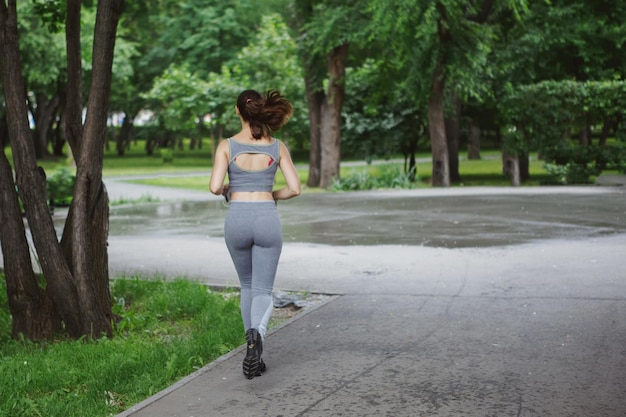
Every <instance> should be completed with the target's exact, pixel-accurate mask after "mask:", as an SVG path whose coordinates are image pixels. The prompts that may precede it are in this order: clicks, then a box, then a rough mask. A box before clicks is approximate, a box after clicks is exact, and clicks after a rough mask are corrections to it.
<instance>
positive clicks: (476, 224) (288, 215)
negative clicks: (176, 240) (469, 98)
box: [110, 193, 626, 248]
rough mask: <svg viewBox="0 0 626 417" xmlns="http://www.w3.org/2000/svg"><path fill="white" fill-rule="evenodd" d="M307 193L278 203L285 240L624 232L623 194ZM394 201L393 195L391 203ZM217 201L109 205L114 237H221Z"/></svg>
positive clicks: (504, 241) (445, 243)
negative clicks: (453, 194)
mask: <svg viewBox="0 0 626 417" xmlns="http://www.w3.org/2000/svg"><path fill="white" fill-rule="evenodd" d="M393 195H394V194H393V193H384V194H381V195H379V194H377V193H325V194H305V195H303V196H301V197H299V198H297V199H294V200H290V201H285V202H280V203H279V211H280V214H281V219H282V223H283V234H284V240H285V242H308V243H316V244H329V245H418V246H430V247H448V248H461V247H491V246H503V245H514V244H520V243H527V242H531V241H534V240H543V239H569V238H572V239H573V238H584V237H596V236H603V235H610V234H613V233H622V232H624V231H626V199H625V198H624V195H623V194H621V193H608V194H602V195H601V198H598V196H597V195H593V194H591V195H588V194H547V193H544V194H540V195H523V194H514V195H463V196H432V195H428V196H420V195H419V194H418V193H414V194H411V195H410V196H407V195H403V194H401V193H400V194H398V196H397V197H394V196H393ZM390 196H392V197H390ZM226 210H227V208H226V207H225V206H224V205H223V204H222V203H221V202H220V201H215V200H212V201H208V202H177V203H152V204H138V205H129V206H117V207H112V208H111V211H110V234H111V235H112V236H123V235H130V236H133V235H146V236H152V235H153V236H158V237H159V238H162V237H166V236H177V237H180V236H181V235H182V236H185V235H189V236H194V237H208V238H222V237H223V222H224V216H225V214H226Z"/></svg>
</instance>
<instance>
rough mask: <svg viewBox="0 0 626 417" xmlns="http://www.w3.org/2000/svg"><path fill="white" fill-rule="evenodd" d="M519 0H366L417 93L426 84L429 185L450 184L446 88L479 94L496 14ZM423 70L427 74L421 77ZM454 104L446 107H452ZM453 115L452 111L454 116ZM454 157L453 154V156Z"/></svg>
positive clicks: (516, 6) (515, 7)
mask: <svg viewBox="0 0 626 417" xmlns="http://www.w3.org/2000/svg"><path fill="white" fill-rule="evenodd" d="M525 3H526V2H525V1H514V0H482V1H470V0H438V1H435V2H415V1H411V0H392V1H382V0H371V2H370V7H371V8H372V9H373V10H374V16H375V19H374V21H373V22H374V25H376V26H377V27H378V28H379V36H381V37H385V38H386V39H392V41H391V42H390V46H391V47H392V48H393V49H394V50H395V51H396V53H397V54H398V55H400V56H403V57H405V59H404V61H400V62H401V64H403V65H406V66H405V72H406V74H407V77H409V78H411V79H413V80H414V84H416V85H418V87H417V88H416V90H417V92H418V94H419V92H421V91H425V90H426V88H425V87H424V86H425V85H428V92H427V95H428V97H429V102H428V129H429V133H430V141H431V151H432V160H433V168H432V169H433V172H432V185H433V186H440V187H447V186H449V185H450V157H451V156H450V154H449V146H448V139H447V135H446V126H445V121H446V117H445V116H446V93H447V92H448V91H449V92H450V94H449V96H450V97H457V98H455V99H453V100H452V102H454V101H455V100H456V99H458V97H461V98H463V97H466V96H477V97H480V96H481V95H483V94H485V93H486V92H487V91H488V88H489V86H488V85H486V84H483V80H484V79H485V78H486V77H485V76H486V75H488V73H489V72H490V68H489V65H488V60H487V57H488V54H489V52H490V50H491V47H492V44H493V41H494V39H495V34H497V32H498V30H499V25H498V24H499V21H500V20H499V18H500V17H501V16H502V15H506V14H510V13H518V12H519V10H522V9H524V8H525ZM424 73H426V74H428V75H427V76H424ZM457 106H458V104H456V105H451V106H450V108H452V109H458V107H457ZM454 117H458V116H454ZM456 157H457V158H458V155H457V156H456Z"/></svg>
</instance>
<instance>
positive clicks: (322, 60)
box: [295, 0, 368, 188]
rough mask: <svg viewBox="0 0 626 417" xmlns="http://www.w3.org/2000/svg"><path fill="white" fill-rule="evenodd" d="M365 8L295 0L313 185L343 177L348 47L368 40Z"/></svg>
mask: <svg viewBox="0 0 626 417" xmlns="http://www.w3.org/2000/svg"><path fill="white" fill-rule="evenodd" d="M366 12H367V10H366V9H364V8H363V7H362V5H360V4H359V2H358V1H350V2H346V1H336V0H322V1H315V0H296V2H295V14H296V18H295V26H296V30H297V32H298V34H299V35H298V39H299V40H300V45H299V46H300V51H301V53H300V56H301V59H302V62H303V68H304V79H305V87H306V95H307V104H308V107H309V120H310V125H311V136H310V171H309V180H308V182H307V184H308V185H309V186H313V187H316V186H319V187H322V188H326V187H328V186H329V185H330V184H331V183H332V181H333V180H335V179H336V178H339V168H340V162H341V110H342V107H343V101H344V98H345V93H346V92H345V75H346V66H347V64H348V58H349V55H348V50H349V48H350V47H354V46H357V45H358V44H359V43H361V42H364V40H365V37H366V30H365V29H366V27H367V25H366V24H365V23H366V22H367V20H368V19H367V17H366ZM318 177H319V178H318Z"/></svg>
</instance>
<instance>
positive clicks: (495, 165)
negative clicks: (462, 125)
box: [129, 152, 549, 192]
mask: <svg viewBox="0 0 626 417" xmlns="http://www.w3.org/2000/svg"><path fill="white" fill-rule="evenodd" d="M422 159H423V158H422ZM543 164H544V163H543V161H540V160H538V159H537V158H531V160H530V168H529V170H530V179H529V180H528V181H526V182H525V183H524V186H537V185H540V184H541V183H542V182H544V181H545V180H547V179H548V178H549V175H548V173H547V171H546V170H545V168H544V167H543ZM403 165H404V164H403V162H398V160H397V159H395V160H391V161H388V162H385V161H381V162H379V163H376V164H369V165H366V164H363V165H357V166H353V165H342V166H341V171H340V175H341V178H346V177H348V176H351V175H354V174H355V173H366V174H367V175H370V176H374V177H375V176H379V175H381V170H383V169H385V168H388V167H396V168H399V169H403ZM296 168H297V170H298V176H299V178H300V183H301V184H306V182H307V179H308V175H309V173H308V167H306V166H304V165H301V164H297V165H296ZM417 169H418V171H417V176H418V179H419V180H418V184H416V187H419V186H420V185H421V186H425V185H426V184H428V182H429V181H430V177H431V171H432V163H431V162H430V161H428V162H420V163H418V165H417ZM208 170H210V168H209V169H208ZM459 171H460V173H461V179H462V182H461V183H460V184H453V186H510V184H511V182H510V180H509V179H508V178H507V177H505V176H504V175H502V161H501V159H500V154H499V153H497V152H486V153H484V157H483V159H480V160H467V159H463V158H462V159H461V160H460V162H459ZM160 173H161V174H167V172H160ZM129 182H132V183H137V184H146V185H155V186H162V187H172V188H183V189H189V190H199V191H207V190H208V184H209V175H208V173H207V175H194V176H181V175H176V176H168V175H163V176H158V177H154V178H143V179H135V180H129ZM283 186H285V180H284V178H283V176H282V174H281V173H280V172H279V173H278V175H277V176H276V188H280V187H283ZM303 191H304V192H311V191H313V190H312V189H309V188H307V187H304V189H303ZM316 191H320V190H318V189H316Z"/></svg>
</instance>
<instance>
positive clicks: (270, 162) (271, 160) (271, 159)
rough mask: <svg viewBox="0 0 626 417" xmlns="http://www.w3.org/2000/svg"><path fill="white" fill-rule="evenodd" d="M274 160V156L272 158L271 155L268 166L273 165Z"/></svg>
mask: <svg viewBox="0 0 626 417" xmlns="http://www.w3.org/2000/svg"><path fill="white" fill-rule="evenodd" d="M273 162H274V158H272V157H271V156H270V160H269V162H268V163H267V166H268V167H269V166H272V163H273Z"/></svg>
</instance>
